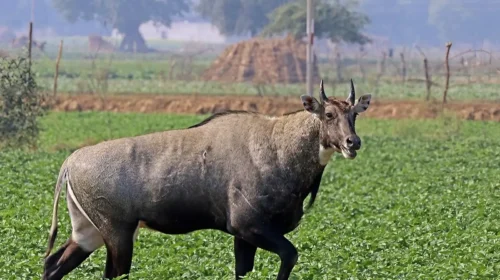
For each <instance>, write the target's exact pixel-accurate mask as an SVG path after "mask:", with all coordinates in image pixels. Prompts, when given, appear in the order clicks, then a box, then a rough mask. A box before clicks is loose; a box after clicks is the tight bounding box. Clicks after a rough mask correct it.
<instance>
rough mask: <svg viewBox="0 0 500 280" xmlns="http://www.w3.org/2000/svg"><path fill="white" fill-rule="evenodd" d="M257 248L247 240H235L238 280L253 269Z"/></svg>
mask: <svg viewBox="0 0 500 280" xmlns="http://www.w3.org/2000/svg"><path fill="white" fill-rule="evenodd" d="M256 251H257V247H255V246H254V245H252V244H250V243H248V242H246V241H245V240H243V239H241V238H238V237H235V238H234V257H235V259H236V269H235V271H236V280H239V279H241V278H242V277H243V276H245V275H246V274H247V273H248V272H251V271H252V269H253V264H254V259H255V252H256Z"/></svg>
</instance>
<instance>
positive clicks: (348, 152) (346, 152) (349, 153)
mask: <svg viewBox="0 0 500 280" xmlns="http://www.w3.org/2000/svg"><path fill="white" fill-rule="evenodd" d="M341 150H342V155H343V156H344V158H348V159H354V158H355V157H356V155H357V154H358V153H357V152H356V150H354V149H349V148H346V147H344V146H342V147H341Z"/></svg>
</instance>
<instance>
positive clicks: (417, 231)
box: [0, 112, 500, 279]
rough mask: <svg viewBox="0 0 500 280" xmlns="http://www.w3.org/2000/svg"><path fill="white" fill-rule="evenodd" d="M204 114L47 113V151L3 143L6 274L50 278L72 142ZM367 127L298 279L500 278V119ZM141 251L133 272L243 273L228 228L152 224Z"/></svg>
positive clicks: (85, 271)
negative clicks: (57, 190)
mask: <svg viewBox="0 0 500 280" xmlns="http://www.w3.org/2000/svg"><path fill="white" fill-rule="evenodd" d="M202 118H203V117H202V116H171V115H160V114H117V113H106V112H102V113H50V114H49V115H48V116H46V117H44V118H43V119H42V124H43V127H44V130H43V132H42V134H41V137H40V149H39V150H38V151H36V152H22V151H2V152H1V153H0V174H1V175H0V186H1V189H2V191H3V194H2V196H0V205H1V208H0V224H1V226H0V236H1V237H2V238H1V239H0V246H1V247H2V257H1V258H0V275H1V276H0V278H1V279H37V278H39V277H40V275H41V272H42V265H43V261H42V256H43V254H44V252H45V249H46V245H47V236H48V230H49V227H50V220H51V215H52V200H53V189H54V184H55V181H56V177H57V174H58V172H59V167H60V165H61V164H62V162H63V161H64V159H65V157H66V156H67V155H68V154H69V153H70V151H71V150H72V149H74V148H76V147H78V146H81V145H85V144H90V143H95V142H98V141H101V140H105V139H110V138H116V137H122V136H131V135H137V134H142V133H147V132H152V131H158V130H164V129H173V128H180V127H186V126H188V125H190V124H194V123H196V122H198V121H200V120H201V119H202ZM357 132H358V134H359V135H360V137H361V138H362V140H363V147H362V149H361V151H360V153H359V155H358V157H357V158H356V159H355V160H346V159H343V158H341V157H340V156H336V157H335V158H334V159H332V161H331V163H330V164H329V166H328V168H327V170H326V173H325V174H324V176H323V180H322V185H321V189H320V192H319V196H318V200H317V202H316V204H315V206H314V208H312V209H311V210H310V211H308V212H306V214H305V216H304V218H303V220H302V223H301V225H300V226H299V228H298V229H296V230H295V231H293V232H292V233H290V234H289V235H288V237H289V238H290V239H291V241H292V242H293V243H294V244H295V245H296V246H297V248H298V250H299V262H298V264H297V266H296V268H295V269H294V271H293V273H292V275H293V276H292V278H291V279H499V277H500V203H499V201H500V172H499V170H500V161H499V159H500V123H496V122H495V123H493V122H471V121H460V120H457V119H454V118H451V117H448V116H443V117H441V118H438V119H436V120H426V121H424V120H422V121H415V120H413V121H397V120H374V119H365V118H363V117H360V118H359V119H358V122H357ZM187 207H188V206H187ZM60 209H61V211H60V213H59V224H60V229H59V235H58V238H57V242H56V246H59V245H60V244H62V242H64V241H65V239H66V238H67V237H68V235H69V233H70V223H69V219H68V215H67V212H66V206H65V200H62V202H61V203H60ZM62 209H64V210H62ZM134 253H135V254H134V260H133V267H132V275H131V279H233V266H234V259H233V253H232V239H231V237H230V236H229V235H226V234H223V233H220V232H216V231H199V232H195V233H191V234H187V235H178V236H169V235H162V234H159V233H154V232H151V231H148V230H142V231H141V234H140V235H139V238H138V240H137V242H136V244H135V247H134ZM104 263H105V250H104V248H101V249H99V250H98V251H97V252H95V253H94V254H93V255H92V256H91V258H90V259H88V260H87V261H86V262H85V263H84V264H82V265H81V266H80V268H78V269H76V270H75V271H73V272H72V273H71V274H70V275H69V277H68V279H97V278H99V277H101V276H102V273H103V270H104ZM278 267H279V258H278V256H276V255H273V254H270V253H268V252H265V251H262V250H258V251H257V258H256V264H255V269H254V272H252V273H251V274H250V275H249V277H248V279H274V277H275V275H276V274H277V271H278Z"/></svg>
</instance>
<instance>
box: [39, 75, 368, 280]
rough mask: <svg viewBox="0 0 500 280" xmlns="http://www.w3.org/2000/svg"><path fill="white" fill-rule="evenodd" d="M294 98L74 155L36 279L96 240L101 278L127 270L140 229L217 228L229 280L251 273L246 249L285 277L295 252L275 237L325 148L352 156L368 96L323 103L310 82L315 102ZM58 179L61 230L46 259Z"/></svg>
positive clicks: (76, 261)
mask: <svg viewBox="0 0 500 280" xmlns="http://www.w3.org/2000/svg"><path fill="white" fill-rule="evenodd" d="M300 98H301V100H302V103H303V106H304V109H303V110H300V111H297V112H294V113H290V114H287V115H284V116H280V117H268V116H264V115H261V114H257V113H250V112H226V113H220V114H215V115H213V116H211V117H209V118H208V119H206V120H204V121H203V122H201V123H199V124H197V125H194V126H192V127H189V128H186V129H179V130H170V131H164V132H157V133H151V134H147V135H142V136H136V137H129V138H121V139H116V140H110V141H106V142H102V143H99V144H97V145H93V146H88V147H84V148H81V149H79V150H77V151H75V152H73V153H72V154H71V155H70V156H68V157H67V158H66V160H65V161H64V163H63V164H62V166H61V169H60V173H59V177H58V179H57V184H56V187H55V194H54V206H53V207H54V208H53V216H52V226H51V229H50V236H49V245H48V249H47V252H46V256H45V265H44V272H43V279H61V278H62V277H63V276H64V275H66V274H68V273H69V272H70V271H72V270H73V269H75V268H76V267H77V266H79V265H80V264H81V263H82V262H83V261H84V260H85V259H86V258H87V257H88V256H89V255H90V254H91V253H92V252H93V251H95V250H96V249H98V248H100V247H101V246H103V245H104V246H105V247H106V254H107V255H106V256H107V257H106V266H105V270H104V277H106V278H114V277H118V276H121V275H128V274H129V272H130V267H131V262H132V254H133V245H134V240H135V239H136V237H137V234H138V231H139V228H141V227H145V228H149V229H152V230H155V231H159V232H162V233H165V234H185V233H189V232H192V231H196V230H203V229H216V230H220V231H223V232H225V233H228V234H231V235H232V236H234V255H235V276H236V279H240V278H241V277H243V276H244V275H246V274H247V273H248V272H250V271H252V269H253V265H254V256H255V252H256V250H257V248H261V249H264V250H268V251H271V252H273V253H276V254H277V255H279V257H280V259H281V265H280V268H279V272H278V276H277V279H281V280H284V279H288V277H289V275H290V273H291V272H292V269H293V267H294V266H295V263H296V262H297V260H298V253H297V250H296V248H295V246H294V245H293V244H292V243H291V242H290V241H289V240H288V239H286V238H285V237H284V235H285V234H286V233H288V232H290V231H292V230H294V229H295V228H296V227H297V226H298V223H299V221H300V219H301V218H302V215H303V202H304V200H305V198H306V197H307V196H308V195H309V194H311V198H310V200H309V206H310V205H312V203H313V202H314V199H315V197H316V194H317V192H318V188H319V185H320V181H321V176H322V174H323V170H324V168H325V166H326V165H327V164H328V162H329V160H330V157H331V156H332V155H333V153H335V152H338V153H342V155H343V156H344V157H345V158H350V159H353V158H355V157H356V155H357V150H358V149H359V148H360V145H358V143H357V141H358V139H359V138H357V137H358V136H357V135H356V131H355V121H356V116H357V115H358V114H359V113H361V112H364V111H365V110H366V109H367V108H368V106H369V104H370V99H371V95H369V94H368V95H364V96H361V97H360V98H359V99H358V100H357V102H355V92H354V85H353V84H352V81H351V92H350V94H349V97H348V98H347V100H339V99H335V98H328V97H327V96H326V95H325V92H324V89H323V82H321V86H320V98H319V101H318V100H317V99H316V98H314V97H312V96H308V95H303V96H301V97H300ZM346 139H350V140H349V141H351V142H349V141H347V140H346ZM353 143H354V144H353ZM64 186H66V188H67V191H66V194H67V196H66V199H67V206H68V211H69V214H70V219H71V225H72V233H71V236H70V237H69V238H68V240H67V241H66V243H65V244H64V245H63V246H62V247H61V248H59V249H58V250H57V251H56V252H55V253H53V254H52V255H50V256H49V254H50V252H51V251H52V247H53V245H54V241H55V238H56V235H57V205H58V201H59V197H60V193H61V190H62V188H63V187H64ZM166 246H168V245H166Z"/></svg>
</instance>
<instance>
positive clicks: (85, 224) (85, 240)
mask: <svg viewBox="0 0 500 280" xmlns="http://www.w3.org/2000/svg"><path fill="white" fill-rule="evenodd" d="M67 184H68V188H67V192H68V196H67V200H68V210H69V215H70V219H71V226H72V227H73V231H72V233H71V238H72V239H73V241H74V242H76V243H77V244H78V246H80V248H82V249H83V250H85V251H87V252H93V251H95V250H96V249H98V248H100V247H101V246H102V245H104V241H103V239H102V236H101V234H100V233H99V231H98V230H97V228H96V227H95V225H94V224H93V223H92V221H91V220H90V219H89V217H88V216H87V214H86V213H85V211H83V209H82V206H81V205H80V203H78V201H77V200H76V197H75V194H74V193H73V189H71V185H70V184H69V182H67Z"/></svg>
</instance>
